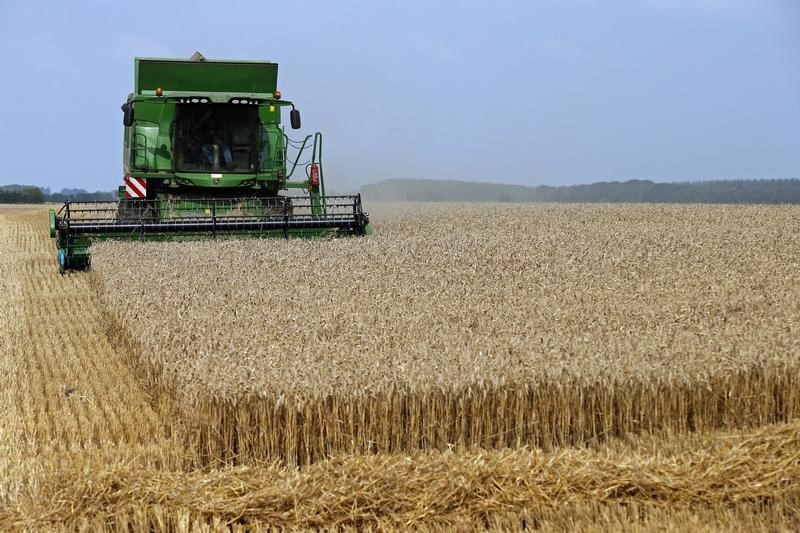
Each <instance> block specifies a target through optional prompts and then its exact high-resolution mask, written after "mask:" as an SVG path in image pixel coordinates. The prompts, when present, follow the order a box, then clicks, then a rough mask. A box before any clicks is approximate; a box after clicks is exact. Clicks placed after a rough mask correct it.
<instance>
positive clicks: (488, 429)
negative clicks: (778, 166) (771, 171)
mask: <svg viewBox="0 0 800 533" xmlns="http://www.w3.org/2000/svg"><path fill="white" fill-rule="evenodd" d="M372 215H373V219H374V220H375V229H376V231H375V234H374V235H373V236H371V237H368V238H358V239H340V240H331V241H327V240H324V241H288V242H286V241H245V242H239V241H223V242H199V243H197V242H196V243H111V242H107V243H101V244H97V245H95V246H94V247H93V268H92V270H91V271H89V272H80V273H70V274H68V275H66V276H63V277H62V276H59V275H58V274H57V271H56V268H55V261H54V259H53V249H52V244H51V242H50V241H49V239H48V236H47V230H46V213H45V212H44V211H42V210H24V209H22V210H20V209H14V210H10V209H6V208H0V247H2V250H0V252H2V253H0V292H1V293H2V294H3V298H4V304H5V305H3V308H2V312H0V331H2V333H3V335H2V344H0V348H2V354H3V358H2V361H0V365H2V372H0V380H2V381H3V384H2V385H3V387H2V389H0V390H2V394H3V400H5V402H4V405H6V406H8V408H7V409H6V410H5V411H4V412H2V413H0V419H1V421H2V424H1V425H0V431H2V435H0V436H1V437H2V438H0V529H40V530H50V529H64V530H75V529H78V530H118V529H125V530H129V531H130V530H133V531H138V530H148V531H150V530H224V529H228V530H237V531H238V530H263V529H269V528H289V529H308V528H312V529H314V528H334V529H342V530H348V529H358V530H361V529H453V528H460V529H485V528H491V529H507V530H516V529H520V528H536V529H541V530H563V529H571V530H595V529H597V528H603V529H609V528H613V529H624V530H632V531H638V530H647V529H654V528H657V529H662V530H704V529H705V530H719V529H729V530H739V529H741V528H744V527H748V528H756V529H772V530H775V529H778V530H780V529H784V530H793V529H797V527H798V526H800V513H799V512H798V511H797V509H798V507H800V506H799V505H798V504H800V497H799V496H800V421H798V418H800V417H799V416H798V410H799V409H800V395H798V392H797V390H798V377H797V376H798V366H800V274H798V273H799V272H800V242H798V241H800V231H798V230H800V209H798V208H796V207H780V206H771V207H764V206H750V207H741V206H697V205H692V206H664V205H631V206H619V205H613V206H612V205H575V206H563V205H535V206H521V205H487V206H477V205H461V204H435V205H425V206H422V205H401V206H390V205H381V206H376V209H375V210H374V211H373V213H372Z"/></svg>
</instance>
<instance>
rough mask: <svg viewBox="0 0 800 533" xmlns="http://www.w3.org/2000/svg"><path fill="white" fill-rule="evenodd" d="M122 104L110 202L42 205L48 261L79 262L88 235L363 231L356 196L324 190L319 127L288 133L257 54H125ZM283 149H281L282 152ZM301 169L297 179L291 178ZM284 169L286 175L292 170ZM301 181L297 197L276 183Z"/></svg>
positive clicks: (270, 75)
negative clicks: (129, 86) (51, 256)
mask: <svg viewBox="0 0 800 533" xmlns="http://www.w3.org/2000/svg"><path fill="white" fill-rule="evenodd" d="M134 68H135V76H134V77H135V92H134V93H133V94H131V95H130V96H128V100H127V102H125V104H123V106H122V111H123V124H124V126H125V138H124V139H125V140H124V172H125V176H124V185H123V186H121V187H119V193H118V199H117V201H115V202H67V203H65V204H64V206H63V207H61V208H60V209H59V210H58V211H56V210H54V209H51V210H50V236H51V237H53V238H54V239H55V241H56V249H57V257H58V267H59V270H60V271H61V273H63V272H64V271H65V270H66V269H78V268H87V267H89V265H90V263H91V254H90V251H89V248H90V246H91V244H92V242H94V241H98V240H105V239H117V240H197V239H213V238H248V237H279V238H289V237H322V236H342V235H368V234H370V233H371V231H372V230H371V227H370V224H369V217H368V216H367V215H366V214H365V213H364V211H363V209H362V206H361V196H360V195H354V196H326V195H325V181H324V177H323V172H322V134H321V133H319V132H317V133H315V134H314V135H308V136H307V137H305V139H303V140H302V141H292V140H291V139H289V137H287V135H286V134H285V133H284V131H283V128H282V126H281V108H285V107H289V108H291V110H290V111H289V119H290V122H291V126H292V128H293V129H298V128H299V127H300V112H299V111H298V110H297V109H295V106H294V104H293V103H292V102H290V101H288V100H283V99H282V98H281V93H280V91H278V90H277V87H276V84H277V77H278V65H277V64H276V63H271V62H266V61H208V60H206V59H205V58H204V57H203V56H202V55H200V54H199V53H196V54H194V56H192V58H191V59H188V60H181V59H143V58H136V59H135V60H134ZM290 148H291V149H292V156H291V157H288V156H289V149H290ZM297 175H299V177H295V176H297ZM293 177H295V178H294V179H293ZM287 189H302V190H303V191H304V193H305V194H304V195H301V196H289V195H282V194H281V192H283V191H286V190H287Z"/></svg>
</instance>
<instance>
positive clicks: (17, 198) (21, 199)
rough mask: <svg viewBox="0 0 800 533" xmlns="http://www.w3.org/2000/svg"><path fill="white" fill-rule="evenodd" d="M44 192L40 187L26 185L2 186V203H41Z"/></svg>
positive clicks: (0, 198) (0, 192)
mask: <svg viewBox="0 0 800 533" xmlns="http://www.w3.org/2000/svg"><path fill="white" fill-rule="evenodd" d="M43 202H44V193H43V192H42V190H41V189H40V188H39V187H30V186H26V185H2V186H0V204H41V203H43Z"/></svg>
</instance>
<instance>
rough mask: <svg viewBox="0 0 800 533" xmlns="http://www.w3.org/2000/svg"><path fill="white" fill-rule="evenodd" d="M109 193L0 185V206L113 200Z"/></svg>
mask: <svg viewBox="0 0 800 533" xmlns="http://www.w3.org/2000/svg"><path fill="white" fill-rule="evenodd" d="M115 198H116V193H114V192H110V191H108V192H107V191H96V192H88V191H85V190H83V189H61V191H59V192H50V189H48V188H44V189H42V188H39V187H34V186H32V185H0V204H41V203H44V202H67V201H69V202H91V201H106V200H114V199H115Z"/></svg>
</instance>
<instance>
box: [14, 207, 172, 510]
mask: <svg viewBox="0 0 800 533" xmlns="http://www.w3.org/2000/svg"><path fill="white" fill-rule="evenodd" d="M0 300H1V301H2V305H0V350H2V351H1V352H0V401H2V402H3V405H4V406H5V408H4V409H1V410H0V503H2V502H3V500H9V501H11V500H13V499H14V496H15V495H16V494H18V493H19V490H20V488H21V487H23V486H25V485H26V484H29V483H35V480H36V478H37V475H38V473H41V470H42V469H47V468H48V467H49V466H52V465H50V464H49V463H48V461H50V460H51V459H52V458H53V457H63V456H64V455H65V454H66V455H69V454H74V453H82V452H85V451H91V450H97V449H100V448H109V447H112V448H121V447H125V448H128V447H151V445H153V444H156V443H164V439H165V438H166V433H167V428H166V426H165V423H164V420H163V419H162V417H161V416H159V413H157V412H156V410H155V409H154V407H153V406H154V403H153V399H152V398H151V397H150V395H149V394H148V393H147V391H146V390H144V389H143V387H142V385H141V384H140V382H139V381H137V379H136V377H135V375H134V374H133V372H132V370H131V369H130V368H129V367H128V366H127V365H126V363H125V361H126V357H125V354H122V353H120V351H119V348H118V345H115V344H114V343H112V342H110V341H109V339H108V338H107V336H106V333H105V328H104V325H103V324H104V317H103V309H102V307H101V306H100V305H99V302H98V299H97V295H96V293H95V291H94V288H93V286H92V284H91V278H90V275H89V274H87V273H83V272H76V273H69V274H67V275H64V276H61V275H60V274H59V273H58V270H57V268H56V262H55V253H54V248H53V244H52V241H51V239H50V238H49V234H48V229H47V212H46V211H45V210H43V209H35V210H28V211H22V210H14V211H6V212H2V211H0ZM165 444H166V443H165ZM47 458H51V459H47Z"/></svg>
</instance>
